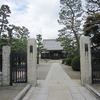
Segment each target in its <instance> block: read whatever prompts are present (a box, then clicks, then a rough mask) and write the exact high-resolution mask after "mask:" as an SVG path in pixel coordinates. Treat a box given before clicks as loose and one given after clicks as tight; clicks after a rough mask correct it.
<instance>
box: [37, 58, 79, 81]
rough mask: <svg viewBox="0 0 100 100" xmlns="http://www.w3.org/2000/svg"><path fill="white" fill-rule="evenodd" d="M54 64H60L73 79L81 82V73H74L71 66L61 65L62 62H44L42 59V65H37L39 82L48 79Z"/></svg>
mask: <svg viewBox="0 0 100 100" xmlns="http://www.w3.org/2000/svg"><path fill="white" fill-rule="evenodd" d="M52 63H59V64H60V65H61V66H62V68H63V69H64V71H65V72H66V73H67V74H68V75H69V77H70V78H71V79H74V80H80V72H79V71H73V70H72V68H71V66H67V65H64V64H61V60H43V59H41V60H40V64H38V65H37V67H38V68H37V75H38V79H39V80H44V79H45V78H46V76H47V74H48V71H49V69H50V67H51V64H52Z"/></svg>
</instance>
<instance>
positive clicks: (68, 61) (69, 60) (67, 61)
mask: <svg viewBox="0 0 100 100" xmlns="http://www.w3.org/2000/svg"><path fill="white" fill-rule="evenodd" d="M71 61H72V58H67V59H66V61H65V64H66V65H69V66H71Z"/></svg>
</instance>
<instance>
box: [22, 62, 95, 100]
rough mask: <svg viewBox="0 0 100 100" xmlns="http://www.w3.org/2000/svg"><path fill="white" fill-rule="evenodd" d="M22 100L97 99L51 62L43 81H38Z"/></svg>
mask: <svg viewBox="0 0 100 100" xmlns="http://www.w3.org/2000/svg"><path fill="white" fill-rule="evenodd" d="M23 100H97V99H96V98H95V97H94V96H93V95H92V94H91V93H90V92H89V91H88V90H87V89H86V88H85V87H83V86H81V85H80V84H77V83H74V82H73V81H72V80H71V79H70V77H69V76H68V75H67V74H66V73H65V72H64V70H63V69H62V68H61V66H60V65H59V64H58V63H53V64H52V66H51V68H50V71H49V73H48V75H47V77H46V80H44V81H42V80H41V81H38V85H37V87H32V88H31V89H30V90H29V92H28V93H27V94H26V96H25V97H24V98H23Z"/></svg>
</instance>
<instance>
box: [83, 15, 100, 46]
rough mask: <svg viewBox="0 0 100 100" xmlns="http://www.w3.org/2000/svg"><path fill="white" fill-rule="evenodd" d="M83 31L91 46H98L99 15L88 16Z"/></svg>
mask: <svg viewBox="0 0 100 100" xmlns="http://www.w3.org/2000/svg"><path fill="white" fill-rule="evenodd" d="M83 30H84V33H85V34H84V35H85V36H90V38H91V41H92V45H95V46H96V45H97V46H98V45H100V13H95V14H94V15H89V16H88V17H87V19H86V22H85V23H84V29H83Z"/></svg>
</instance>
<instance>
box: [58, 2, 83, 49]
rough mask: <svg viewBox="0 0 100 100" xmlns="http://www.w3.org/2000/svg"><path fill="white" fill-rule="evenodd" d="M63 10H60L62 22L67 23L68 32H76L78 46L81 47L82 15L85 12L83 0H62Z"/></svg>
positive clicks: (60, 20)
mask: <svg viewBox="0 0 100 100" xmlns="http://www.w3.org/2000/svg"><path fill="white" fill-rule="evenodd" d="M60 3H61V10H60V12H59V20H58V22H59V23H60V24H63V25H65V27H66V34H72V35H73V34H74V37H75V39H76V43H77V48H78V49H79V36H78V33H79V32H80V23H81V19H80V16H81V15H82V13H83V10H82V6H81V0H60Z"/></svg>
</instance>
